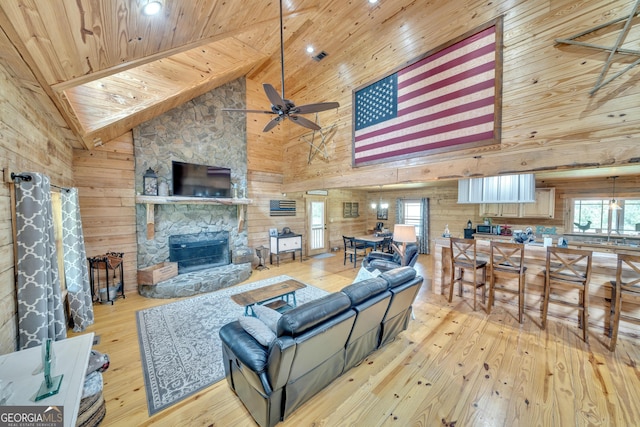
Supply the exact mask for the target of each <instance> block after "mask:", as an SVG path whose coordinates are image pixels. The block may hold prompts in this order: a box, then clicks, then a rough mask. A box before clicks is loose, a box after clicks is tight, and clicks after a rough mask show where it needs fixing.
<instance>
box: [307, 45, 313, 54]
mask: <svg viewBox="0 0 640 427" xmlns="http://www.w3.org/2000/svg"><path fill="white" fill-rule="evenodd" d="M307 53H313V46H311V45H309V46H307Z"/></svg>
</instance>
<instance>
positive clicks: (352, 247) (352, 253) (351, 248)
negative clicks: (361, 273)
mask: <svg viewBox="0 0 640 427" xmlns="http://www.w3.org/2000/svg"><path fill="white" fill-rule="evenodd" d="M342 241H343V242H344V262H343V265H347V255H349V262H353V268H356V263H357V262H358V256H360V257H361V258H363V257H364V255H365V253H366V252H367V250H366V247H365V246H364V245H363V244H358V243H357V242H356V241H355V237H353V236H342ZM359 251H361V252H359Z"/></svg>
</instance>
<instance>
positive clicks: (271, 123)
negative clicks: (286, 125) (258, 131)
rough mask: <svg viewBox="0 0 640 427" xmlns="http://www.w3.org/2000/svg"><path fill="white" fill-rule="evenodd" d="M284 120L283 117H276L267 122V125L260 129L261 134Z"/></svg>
mask: <svg viewBox="0 0 640 427" xmlns="http://www.w3.org/2000/svg"><path fill="white" fill-rule="evenodd" d="M283 119H284V116H277V117H274V118H273V119H271V120H269V123H267V125H266V126H265V127H264V129H262V132H269V131H270V130H271V129H273V128H274V127H276V125H277V124H278V123H280V122H281V121H282V120H283Z"/></svg>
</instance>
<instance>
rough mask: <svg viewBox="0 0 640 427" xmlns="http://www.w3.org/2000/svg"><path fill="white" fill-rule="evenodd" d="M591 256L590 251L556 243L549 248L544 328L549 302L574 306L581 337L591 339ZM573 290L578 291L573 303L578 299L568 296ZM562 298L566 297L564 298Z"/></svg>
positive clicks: (543, 317) (543, 327)
mask: <svg viewBox="0 0 640 427" xmlns="http://www.w3.org/2000/svg"><path fill="white" fill-rule="evenodd" d="M591 259H592V252H591V251H587V250H583V249H569V248H560V247H556V246H549V247H547V257H546V268H545V271H544V275H545V280H544V298H543V300H542V329H545V327H546V323H547V313H548V311H549V303H550V302H552V303H554V304H559V305H563V306H565V307H571V308H575V309H577V310H578V312H579V317H578V321H579V326H580V327H581V328H582V339H583V340H584V341H585V342H589V281H590V280H591ZM571 291H577V292H578V297H577V302H574V301H575V298H572V297H571V296H568V293H570V292H571ZM574 293H575V292H574ZM561 294H562V295H561ZM562 297H564V299H561V298H562Z"/></svg>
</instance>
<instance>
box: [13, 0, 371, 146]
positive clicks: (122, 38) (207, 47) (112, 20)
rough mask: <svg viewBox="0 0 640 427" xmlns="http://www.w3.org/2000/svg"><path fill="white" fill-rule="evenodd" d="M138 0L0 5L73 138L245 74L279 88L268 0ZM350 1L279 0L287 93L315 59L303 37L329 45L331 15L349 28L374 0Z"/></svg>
mask: <svg viewBox="0 0 640 427" xmlns="http://www.w3.org/2000/svg"><path fill="white" fill-rule="evenodd" d="M146 3H148V0H109V1H102V0H56V1H50V0H45V1H35V0H6V1H3V2H2V3H1V4H0V26H1V28H2V30H3V31H4V33H5V34H6V36H7V37H8V39H9V40H10V42H11V44H12V45H13V47H14V48H15V50H17V52H18V53H19V55H20V56H21V57H22V58H23V60H24V61H25V62H26V64H27V65H28V67H29V68H30V70H31V72H32V73H33V75H34V76H35V79H36V80H37V83H38V84H39V85H40V86H41V87H42V88H43V89H44V91H45V92H46V93H47V95H48V96H49V98H51V100H52V101H53V104H54V105H55V107H56V108H57V110H58V111H59V112H60V113H61V114H62V116H63V117H64V119H65V121H66V122H67V124H68V126H69V127H70V129H71V130H72V131H73V134H75V135H76V136H77V137H78V141H76V145H78V146H84V147H86V148H91V147H93V146H94V145H96V144H100V143H102V142H105V141H109V140H110V139H112V138H115V137H117V136H119V135H121V134H123V133H125V132H126V131H128V130H130V129H132V128H133V127H135V126H136V125H138V124H140V123H142V122H144V121H146V120H149V119H150V118H152V117H155V116H157V115H159V114H161V113H163V112H165V111H167V110H169V109H171V108H173V107H175V106H177V105H180V104H182V103H184V102H186V101H188V100H190V99H192V98H194V97H196V96H198V95H201V94H203V93H206V92H208V91H210V90H211V89H213V88H215V87H217V86H220V85H222V84H224V83H226V82H229V81H232V80H235V79H237V78H239V77H241V76H244V75H246V76H247V77H249V78H259V79H260V81H262V80H264V81H265V82H266V81H268V82H272V83H273V84H274V86H275V87H276V88H278V89H279V88H280V84H279V82H280V62H279V61H280V49H279V48H280V32H279V28H280V24H279V3H278V1H277V0H251V1H239V0H237V1H228V0H198V1H195V0H194V1H182V0H162V3H163V8H162V11H161V12H160V14H158V15H155V16H146V15H144V14H142V13H141V9H142V7H143V6H144V5H145V4H146ZM351 3H352V4H349V3H347V4H344V5H343V4H342V2H341V1H333V2H326V1H325V2H322V1H319V0H285V1H284V2H283V10H284V23H285V30H284V34H285V47H286V53H285V58H286V60H287V64H292V65H291V67H287V68H286V69H287V77H286V81H287V95H290V94H291V93H295V92H296V91H297V90H299V89H300V88H301V87H304V85H305V84H306V82H305V79H303V78H299V79H296V78H295V77H296V76H299V75H305V74H306V75H308V74H309V73H313V71H312V69H313V67H317V66H318V63H317V62H315V61H313V60H312V59H311V56H312V55H311V54H308V53H306V52H305V48H306V45H307V44H311V43H313V44H315V45H316V46H317V47H318V48H319V49H320V50H322V49H325V50H330V49H337V46H338V44H339V42H340V40H339V39H336V36H335V35H334V34H333V32H332V30H331V29H330V28H329V27H328V25H329V23H330V21H331V22H333V23H334V24H335V23H336V22H345V21H344V20H348V22H349V23H350V24H349V25H353V26H355V27H356V28H357V24H358V22H359V21H361V20H363V19H364V18H365V17H366V16H367V14H368V13H369V12H370V11H371V9H372V8H373V7H375V6H372V5H370V4H369V3H368V2H367V0H360V1H357V2H351ZM337 5H339V6H340V7H337V8H334V6H337ZM329 44H330V45H331V46H330V47H326V45H329ZM316 53H317V52H316ZM331 53H333V52H330V54H331ZM293 64H295V65H293ZM276 83H277V84H276ZM287 97H289V96H287ZM317 101H323V100H322V99H318V100H317Z"/></svg>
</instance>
